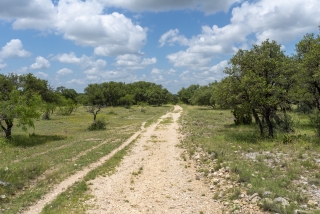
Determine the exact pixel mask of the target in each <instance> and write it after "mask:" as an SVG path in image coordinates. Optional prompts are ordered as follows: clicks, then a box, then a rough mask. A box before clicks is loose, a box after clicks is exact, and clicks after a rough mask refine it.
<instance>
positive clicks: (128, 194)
mask: <svg viewBox="0 0 320 214" xmlns="http://www.w3.org/2000/svg"><path fill="white" fill-rule="evenodd" d="M181 112H182V109H181V107H180V106H175V107H174V111H173V112H168V113H167V114H166V115H164V116H162V117H161V118H160V119H159V120H158V121H157V122H156V123H155V124H153V125H151V126H150V127H148V128H146V129H144V128H143V127H142V129H141V131H139V132H137V133H135V134H134V135H133V136H132V137H130V138H129V139H128V140H127V141H126V142H124V143H123V144H122V145H121V146H120V147H119V148H118V149H116V150H115V151H113V152H112V153H110V154H109V155H107V156H105V157H103V158H101V159H100V160H99V161H98V162H96V163H93V164H91V165H90V166H88V167H86V168H85V169H84V170H82V171H79V172H77V173H76V174H74V175H72V176H71V177H69V178H68V179H66V180H65V181H63V182H61V183H60V184H59V185H57V186H56V187H55V188H54V189H53V190H52V191H51V192H50V193H48V194H46V195H45V196H44V197H43V198H42V199H41V200H40V201H38V202H37V203H36V204H34V205H33V206H32V207H29V209H28V210H27V211H26V212H25V213H28V214H33V213H40V211H41V210H42V209H43V208H44V206H45V205H46V204H47V203H49V202H51V201H52V200H53V199H55V197H56V196H57V195H58V194H60V193H62V192H63V191H65V190H66V189H67V188H68V186H70V185H72V184H74V183H75V182H76V181H79V180H81V179H83V177H84V176H85V175H86V174H87V173H88V172H89V171H90V170H92V169H94V168H97V167H98V166H100V165H102V164H103V163H104V162H105V161H107V160H108V159H110V158H111V157H112V156H113V155H114V154H115V153H116V152H118V151H119V150H121V149H123V148H124V147H125V146H127V145H128V144H130V143H131V142H132V141H133V140H135V139H136V142H135V144H134V146H133V148H132V150H131V152H129V155H128V156H126V157H125V158H124V160H123V161H122V163H121V165H120V166H119V167H118V168H117V172H116V173H114V174H113V175H111V176H107V177H102V176H101V177H98V178H96V179H95V180H91V181H90V185H89V187H90V188H91V190H90V193H91V194H92V195H93V196H94V198H93V199H91V200H90V201H87V202H86V203H87V204H88V205H89V208H90V209H89V210H88V211H87V213H119V214H126V213H146V214H147V213H152V214H156V213H206V214H207V213H222V211H221V210H222V207H221V205H219V204H218V203H216V202H214V201H213V199H212V198H213V194H214V193H213V192H211V191H210V190H209V188H208V187H206V186H204V184H203V183H202V182H201V181H199V180H196V179H195V173H196V171H195V169H194V168H193V167H186V166H187V162H186V161H184V160H183V158H182V157H181V154H182V153H183V150H182V149H180V148H178V147H177V145H178V144H179V138H180V137H179V124H178V119H179V117H180V115H181Z"/></svg>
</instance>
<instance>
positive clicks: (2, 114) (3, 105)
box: [0, 74, 42, 139]
mask: <svg viewBox="0 0 320 214" xmlns="http://www.w3.org/2000/svg"><path fill="white" fill-rule="evenodd" d="M41 81H42V80H40V79H38V78H36V77H34V76H33V75H32V74H27V75H21V76H17V75H14V74H9V75H7V76H5V75H2V74H0V91H1V93H0V101H1V102H0V124H1V128H2V130H3V131H4V133H5V135H6V138H7V139H10V138H11V130H12V127H13V125H14V122H15V121H17V124H18V126H22V129H24V130H26V129H27V127H34V119H36V118H39V116H40V111H39V110H40V109H41V107H42V99H41V95H40V92H41V87H39V88H38V86H40V85H41Z"/></svg>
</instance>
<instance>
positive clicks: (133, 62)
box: [114, 54, 157, 70]
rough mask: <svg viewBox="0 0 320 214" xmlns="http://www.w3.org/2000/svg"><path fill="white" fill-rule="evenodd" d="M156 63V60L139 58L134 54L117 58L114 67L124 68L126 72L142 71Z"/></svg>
mask: <svg viewBox="0 0 320 214" xmlns="http://www.w3.org/2000/svg"><path fill="white" fill-rule="evenodd" d="M155 63H157V59H156V58H155V57H153V58H141V56H137V55H134V54H125V55H120V56H117V58H116V62H115V63H114V65H115V66H119V67H126V68H127V69H128V70H137V69H143V68H145V67H146V66H148V65H152V64H155Z"/></svg>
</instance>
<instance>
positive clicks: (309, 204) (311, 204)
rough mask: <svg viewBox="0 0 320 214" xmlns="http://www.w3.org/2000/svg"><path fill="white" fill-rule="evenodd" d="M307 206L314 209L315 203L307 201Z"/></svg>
mask: <svg viewBox="0 0 320 214" xmlns="http://www.w3.org/2000/svg"><path fill="white" fill-rule="evenodd" d="M308 206H309V207H314V206H316V203H315V202H314V201H313V200H309V201H308Z"/></svg>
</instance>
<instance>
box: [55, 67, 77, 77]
mask: <svg viewBox="0 0 320 214" xmlns="http://www.w3.org/2000/svg"><path fill="white" fill-rule="evenodd" d="M72 73H73V71H72V70H70V69H68V68H62V69H60V70H59V71H57V75H58V76H65V75H68V74H72Z"/></svg>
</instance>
